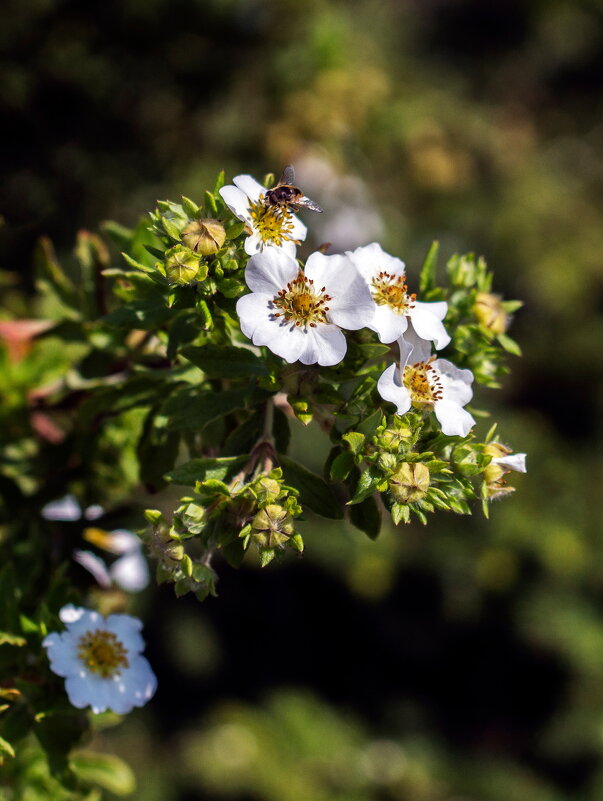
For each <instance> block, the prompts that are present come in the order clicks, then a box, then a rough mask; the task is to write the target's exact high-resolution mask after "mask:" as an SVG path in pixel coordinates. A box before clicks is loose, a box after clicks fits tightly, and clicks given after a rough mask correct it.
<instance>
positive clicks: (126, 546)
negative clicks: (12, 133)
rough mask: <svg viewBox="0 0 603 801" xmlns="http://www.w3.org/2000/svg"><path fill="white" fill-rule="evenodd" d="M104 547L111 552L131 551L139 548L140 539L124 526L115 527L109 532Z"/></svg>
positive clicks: (140, 545)
mask: <svg viewBox="0 0 603 801" xmlns="http://www.w3.org/2000/svg"><path fill="white" fill-rule="evenodd" d="M105 547H106V549H107V550H108V551H111V553H116V554H123V553H131V552H132V551H140V550H141V548H142V541H141V539H140V537H137V536H136V534H134V533H133V532H132V531H128V530H127V529H125V528H116V529H115V531H111V532H109V535H108V536H107V540H106V545H105Z"/></svg>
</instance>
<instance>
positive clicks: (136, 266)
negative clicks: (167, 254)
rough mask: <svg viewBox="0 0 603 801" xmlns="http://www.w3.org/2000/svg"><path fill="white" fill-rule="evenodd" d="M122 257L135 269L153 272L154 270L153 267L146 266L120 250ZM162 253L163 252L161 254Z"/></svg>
mask: <svg viewBox="0 0 603 801" xmlns="http://www.w3.org/2000/svg"><path fill="white" fill-rule="evenodd" d="M121 255H122V256H123V258H124V261H125V262H126V263H127V264H129V265H130V267H134V269H136V270H142V272H143V273H154V272H156V270H155V268H154V267H147V266H146V264H141V263H140V262H139V261H136V259H133V258H132V257H131V256H128V254H127V253H125V252H123V251H122V254H121ZM162 255H163V254H162Z"/></svg>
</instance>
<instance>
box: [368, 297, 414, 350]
mask: <svg viewBox="0 0 603 801" xmlns="http://www.w3.org/2000/svg"><path fill="white" fill-rule="evenodd" d="M368 328H370V329H372V330H373V331H376V332H377V334H378V335H379V341H380V342H383V343H384V344H386V345H387V344H389V343H390V342H395V341H396V340H397V339H400V337H401V336H402V335H403V334H404V332H405V331H406V329H407V328H408V317H406V315H404V314H396V312H395V311H394V310H393V309H392V308H391V307H390V306H378V305H377V304H375V312H374V315H373V319H372V321H371V323H370V324H369V326H368Z"/></svg>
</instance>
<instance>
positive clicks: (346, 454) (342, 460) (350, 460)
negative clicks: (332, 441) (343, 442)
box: [330, 451, 354, 481]
mask: <svg viewBox="0 0 603 801" xmlns="http://www.w3.org/2000/svg"><path fill="white" fill-rule="evenodd" d="M353 468H354V456H353V455H352V454H351V453H350V451H343V453H339V454H337V456H336V457H335V458H334V459H333V462H332V463H331V470H330V476H331V478H332V479H333V481H345V479H346V478H347V477H348V476H349V475H350V471H351V470H352V469H353Z"/></svg>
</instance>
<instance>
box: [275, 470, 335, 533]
mask: <svg viewBox="0 0 603 801" xmlns="http://www.w3.org/2000/svg"><path fill="white" fill-rule="evenodd" d="M278 461H279V464H280V465H281V467H282V468H283V476H284V478H285V483H287V484H290V485H291V486H292V487H295V489H297V490H299V500H300V503H301V505H302V506H304V507H306V506H307V507H308V509H311V510H312V511H313V512H315V513H316V514H317V515H321V516H322V517H328V518H330V519H331V520H341V518H342V517H343V511H342V509H341V504H340V503H339V501H338V500H337V498H336V497H335V495H334V494H333V491H332V490H331V488H330V487H329V485H328V484H327V483H326V481H325V480H324V479H322V478H321V477H320V476H318V475H316V473H313V472H312V471H311V470H308V468H307V467H304V466H303V465H300V464H298V463H297V462H295V461H294V460H293V459H289V457H287V456H284V455H283V454H279V455H278Z"/></svg>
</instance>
